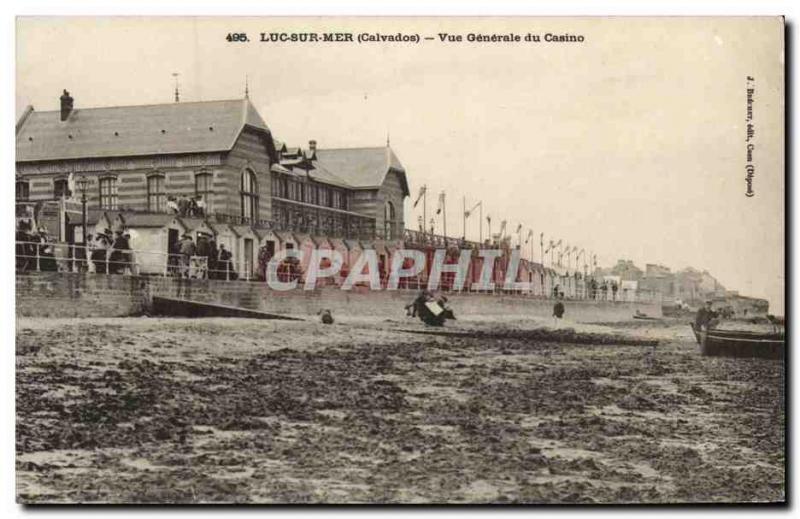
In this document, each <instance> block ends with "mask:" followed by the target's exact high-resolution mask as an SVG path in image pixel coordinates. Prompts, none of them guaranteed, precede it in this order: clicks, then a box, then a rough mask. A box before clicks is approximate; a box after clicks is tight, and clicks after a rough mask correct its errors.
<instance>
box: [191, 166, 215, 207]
mask: <svg viewBox="0 0 800 519" xmlns="http://www.w3.org/2000/svg"><path fill="white" fill-rule="evenodd" d="M213 183H214V175H212V174H211V173H208V172H206V171H201V172H200V173H198V174H197V175H195V176H194V194H195V196H197V199H198V200H200V199H201V198H202V199H203V202H205V206H206V207H205V212H206V214H208V213H210V212H211V195H212V194H213Z"/></svg>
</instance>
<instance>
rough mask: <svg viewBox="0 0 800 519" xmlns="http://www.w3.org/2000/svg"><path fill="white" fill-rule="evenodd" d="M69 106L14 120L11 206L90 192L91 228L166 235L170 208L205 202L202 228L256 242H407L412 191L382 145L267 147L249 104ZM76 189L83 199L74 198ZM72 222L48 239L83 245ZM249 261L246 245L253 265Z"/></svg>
mask: <svg viewBox="0 0 800 519" xmlns="http://www.w3.org/2000/svg"><path fill="white" fill-rule="evenodd" d="M76 105H78V103H76V101H75V100H74V99H73V98H72V96H71V95H70V94H69V93H68V92H67V91H66V90H65V91H64V94H63V95H62V96H61V98H60V110H59V111H45V112H37V111H35V110H34V109H33V107H30V106H29V107H28V108H26V110H25V111H24V113H23V114H22V116H21V117H20V119H19V121H18V122H17V124H16V198H17V202H18V206H19V204H20V203H26V202H27V203H47V202H53V201H58V200H64V199H67V198H68V199H71V200H72V201H73V202H75V201H79V200H80V199H81V195H83V194H84V192H85V196H86V199H87V206H88V213H89V216H88V217H87V222H89V223H92V222H95V221H98V220H99V218H100V216H99V215H100V214H104V215H105V218H106V219H107V220H111V221H114V220H119V221H122V222H127V221H131V222H135V221H146V222H148V224H151V225H159V224H160V222H162V221H163V222H164V223H163V225H167V222H168V220H170V219H171V218H173V217H174V215H173V214H170V213H171V211H170V209H169V208H168V205H167V203H168V199H170V198H171V197H194V198H202V199H203V200H204V202H205V205H206V208H205V211H204V212H205V216H204V218H203V220H204V222H205V224H206V225H209V226H210V227H211V228H214V226H215V225H216V226H224V225H228V226H231V227H232V230H233V234H236V235H242V234H243V233H245V234H248V235H249V233H251V232H252V234H255V236H256V241H259V242H262V241H263V240H262V239H261V238H264V237H265V236H266V237H269V235H270V233H278V234H279V233H303V234H307V235H309V236H312V237H313V236H325V237H329V238H339V239H343V240H344V239H354V240H374V239H381V240H396V239H399V238H401V237H402V232H403V229H404V227H405V225H404V214H403V202H404V200H405V197H407V196H408V195H409V187H408V181H407V178H406V172H405V169H404V168H403V166H402V164H401V163H400V161H399V160H398V158H397V156H396V155H395V153H394V152H393V151H392V149H391V148H390V147H389V145H388V143H387V145H386V146H382V147H365V148H338V149H325V148H320V147H318V146H317V143H316V142H315V141H313V140H311V141H309V143H308V146H307V147H289V146H287V145H286V144H284V143H281V142H279V141H278V140H276V139H275V138H274V136H273V134H272V131H271V130H270V128H269V127H268V126H267V124H266V123H265V122H264V119H263V118H262V117H261V115H260V114H259V113H258V111H257V110H256V109H255V107H254V106H253V104H252V103H251V102H250V100H249V99H248V98H247V97H245V98H244V99H236V100H224V101H203V102H180V103H179V102H175V103H168V104H155V105H142V106H113V107H101V108H81V107H80V106H79V105H78V106H76ZM79 179H80V180H81V182H80V183H79V182H77V181H78V180H79ZM79 184H80V185H81V186H83V190H82V191H83V192H76V190H77V188H76V186H77V185H79ZM39 205H41V204H39ZM145 215H150V216H145ZM158 215H163V216H158ZM70 219H71V221H68V222H66V225H63V226H62V229H61V232H60V233H59V232H57V231H56V230H54V229H48V231H49V232H50V233H56V234H60V236H59V237H60V239H61V240H62V241H73V240H75V241H80V240H76V239H75V234H76V229H78V227H79V226H77V225H76V223H80V222H81V221H82V217H81V216H77V217H76V216H74V215H73V216H72V217H71V218H70V217H69V216H68V217H67V220H70ZM184 224H185V225H186V226H187V227H196V226H197V225H198V224H197V223H195V224H191V222H190V223H189V224H186V222H184ZM242 227H246V228H249V230H248V229H242ZM236 228H238V229H239V230H238V231H236ZM170 239H171V238H170ZM276 240H278V237H277V236H276ZM167 241H169V240H167ZM167 241H165V242H164V243H163V246H164V248H168V246H169V244H168V243H167ZM297 241H299V240H297ZM252 251H255V248H253V247H252V245H251V251H248V255H249V256H251V257H252V256H254V254H256V253H257V252H252ZM253 261H254V260H253V258H250V260H249V262H250V264H251V265H252V263H253Z"/></svg>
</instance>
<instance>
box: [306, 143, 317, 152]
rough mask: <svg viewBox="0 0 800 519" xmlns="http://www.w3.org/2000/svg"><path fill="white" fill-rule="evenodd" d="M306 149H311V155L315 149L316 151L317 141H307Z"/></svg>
mask: <svg viewBox="0 0 800 519" xmlns="http://www.w3.org/2000/svg"><path fill="white" fill-rule="evenodd" d="M308 149H309V151H311V154H312V155H313V154H314V153H316V151H317V141H313V140H312V141H308Z"/></svg>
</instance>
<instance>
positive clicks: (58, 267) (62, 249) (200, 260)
mask: <svg viewBox="0 0 800 519" xmlns="http://www.w3.org/2000/svg"><path fill="white" fill-rule="evenodd" d="M388 264H389V263H387V265H388ZM349 268H350V265H346V268H345V269H343V270H342V271H341V272H340V273H339V275H337V276H334V277H327V278H320V279H319V280H318V281H317V286H318V287H325V286H329V287H330V286H341V285H342V284H343V283H344V280H345V278H346V276H347V273H348V271H349ZM16 269H17V271H19V272H25V271H33V272H47V271H52V272H64V273H68V272H73V273H91V274H122V275H130V276H164V277H177V278H188V279H216V280H222V281H236V280H239V281H253V282H263V281H264V273H263V272H260V270H261V268H260V267H257V266H256V265H254V264H253V263H251V262H250V261H247V260H238V261H237V260H236V259H235V258H231V259H226V260H220V259H219V258H213V257H210V256H208V255H197V254H175V253H167V252H163V251H147V250H131V249H114V248H113V247H97V246H92V245H88V246H84V245H78V244H71V243H65V242H42V241H17V242H16ZM277 276H278V281H281V282H287V281H297V283H298V287H303V286H304V278H305V272H304V270H303V262H292V261H284V262H282V263H281V264H280V265H279V267H278V271H277ZM389 277H390V274H389V272H388V271H386V269H385V268H384V270H383V271H382V272H381V274H380V276H379V280H380V284H381V288H384V289H385V288H386V287H387V286H388V285H389ZM503 277H504V276H503ZM453 279H454V276H453V275H452V274H445V275H443V276H442V279H441V282H440V284H439V288H438V291H440V292H445V293H469V294H489V295H504V296H519V297H525V298H530V299H544V300H549V299H555V297H556V294H554V293H553V290H554V288H556V287H557V288H558V291H559V292H560V293H562V292H563V296H562V297H563V298H564V299H566V300H588V299H592V300H596V301H609V302H640V303H641V302H656V301H660V297H659V294H657V293H650V292H648V291H633V290H627V291H623V290H620V291H618V292H617V293H613V292H612V291H611V290H607V291H606V292H603V291H601V290H599V289H597V290H595V291H594V293H592V291H591V289H590V288H589V287H587V286H586V283H585V282H583V281H582V280H571V281H570V283H565V280H566V278H563V277H554V278H545V280H546V282H545V283H544V284H542V283H541V282H537V283H534V284H533V285H532V287H531V289H529V290H520V289H508V288H505V287H503V285H502V283H497V284H496V285H495V287H494V288H493V289H492V290H475V289H473V288H472V286H471V283H472V281H471V280H467V282H466V283H465V284H464V288H463V289H461V290H456V289H454V288H453V287H452V283H453ZM427 284H428V273H427V272H423V273H420V274H418V275H417V276H414V277H402V278H400V279H399V280H398V287H397V288H398V290H402V291H408V292H417V291H420V290H423V289H426V288H427ZM355 287H356V289H361V288H368V287H369V284H368V283H358V284H356V285H355Z"/></svg>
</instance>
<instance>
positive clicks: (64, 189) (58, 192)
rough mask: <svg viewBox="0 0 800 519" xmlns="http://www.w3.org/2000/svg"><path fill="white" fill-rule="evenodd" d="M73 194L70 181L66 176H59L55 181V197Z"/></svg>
mask: <svg viewBox="0 0 800 519" xmlns="http://www.w3.org/2000/svg"><path fill="white" fill-rule="evenodd" d="M71 195H72V193H70V191H69V181H68V180H67V179H66V178H57V179H55V180H54V181H53V197H54V198H61V197H64V198H69V197H70V196H71Z"/></svg>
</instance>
